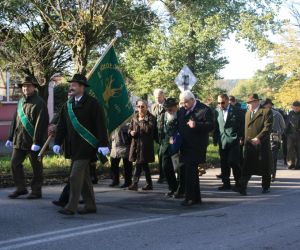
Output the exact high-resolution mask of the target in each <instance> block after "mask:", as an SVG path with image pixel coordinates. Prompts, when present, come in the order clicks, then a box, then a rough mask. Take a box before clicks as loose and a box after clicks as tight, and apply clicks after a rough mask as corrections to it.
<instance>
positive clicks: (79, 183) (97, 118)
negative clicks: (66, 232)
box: [53, 74, 109, 215]
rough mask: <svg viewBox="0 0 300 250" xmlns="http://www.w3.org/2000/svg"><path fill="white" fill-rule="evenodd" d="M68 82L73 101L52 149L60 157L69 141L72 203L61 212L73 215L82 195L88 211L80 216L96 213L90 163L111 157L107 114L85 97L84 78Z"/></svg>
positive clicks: (64, 112) (63, 115)
mask: <svg viewBox="0 0 300 250" xmlns="http://www.w3.org/2000/svg"><path fill="white" fill-rule="evenodd" d="M69 82H70V90H71V91H72V92H73V94H72V96H73V97H72V98H70V99H69V100H68V101H67V103H66V104H65V105H64V106H63V109H62V111H61V113H60V117H59V122H58V125H57V129H56V134H55V140H54V144H55V145H54V146H53V151H54V153H56V154H59V152H60V145H61V144H62V143H63V142H64V140H65V139H67V143H68V146H69V150H70V158H71V161H72V163H73V164H72V170H71V175H70V198H69V202H68V204H67V205H66V206H65V207H64V208H63V209H61V210H60V211H59V212H60V213H62V214H64V215H73V214H74V213H75V212H76V210H77V206H78V201H79V198H80V194H81V195H82V198H83V201H84V204H85V207H84V209H82V210H78V213H81V214H87V213H96V203H95V196H94V192H93V186H92V182H91V178H90V173H89V163H90V159H91V158H92V157H94V155H95V154H96V153H97V152H98V153H100V154H103V155H107V154H108V153H109V149H108V136H107V129H106V120H105V115H104V110H103V109H102V108H101V107H100V105H99V103H98V101H97V100H96V99H95V98H93V97H92V96H90V95H88V94H87V93H85V89H86V87H88V84H87V79H86V77H85V76H84V75H81V74H75V75H74V76H73V78H72V79H71V80H70V81H69ZM67 132H68V133H67ZM67 134H68V136H67V138H65V137H66V135H67Z"/></svg>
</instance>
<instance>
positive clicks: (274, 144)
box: [271, 141, 280, 178]
mask: <svg viewBox="0 0 300 250" xmlns="http://www.w3.org/2000/svg"><path fill="white" fill-rule="evenodd" d="M279 149H280V142H277V141H271V150H272V157H273V170H272V176H273V178H275V176H276V171H277V159H278V152H279Z"/></svg>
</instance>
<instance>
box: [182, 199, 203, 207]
mask: <svg viewBox="0 0 300 250" xmlns="http://www.w3.org/2000/svg"><path fill="white" fill-rule="evenodd" d="M199 203H201V201H198V202H197V201H193V200H184V201H183V202H181V205H182V206H185V207H190V206H193V205H196V204H199Z"/></svg>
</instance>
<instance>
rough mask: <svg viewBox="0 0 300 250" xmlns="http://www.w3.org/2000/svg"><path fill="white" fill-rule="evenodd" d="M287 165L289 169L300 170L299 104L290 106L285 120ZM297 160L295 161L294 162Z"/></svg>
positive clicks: (295, 103) (296, 102)
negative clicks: (290, 108) (290, 109)
mask: <svg viewBox="0 0 300 250" xmlns="http://www.w3.org/2000/svg"><path fill="white" fill-rule="evenodd" d="M286 134H287V163H288V168H289V169H300V102H299V101H295V102H293V104H292V111H291V112H290V113H289V115H288V119H287V128H286ZM296 159H297V160H296Z"/></svg>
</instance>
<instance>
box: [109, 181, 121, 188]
mask: <svg viewBox="0 0 300 250" xmlns="http://www.w3.org/2000/svg"><path fill="white" fill-rule="evenodd" d="M119 184H120V183H119V182H115V181H113V182H112V183H111V184H110V185H109V186H110V187H116V186H119Z"/></svg>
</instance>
